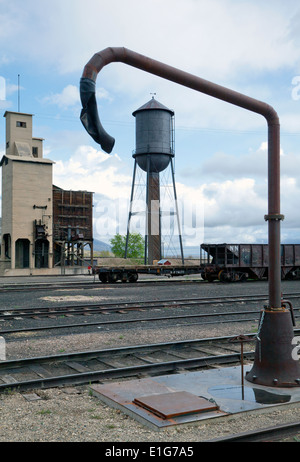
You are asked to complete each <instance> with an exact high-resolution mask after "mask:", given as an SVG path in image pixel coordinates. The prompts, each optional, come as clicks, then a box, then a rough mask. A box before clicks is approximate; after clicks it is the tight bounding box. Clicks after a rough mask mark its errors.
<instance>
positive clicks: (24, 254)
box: [15, 239, 30, 268]
mask: <svg viewBox="0 0 300 462" xmlns="http://www.w3.org/2000/svg"><path fill="white" fill-rule="evenodd" d="M29 249H30V241H29V240H28V239H18V240H17V241H16V263H15V267H16V268H29Z"/></svg>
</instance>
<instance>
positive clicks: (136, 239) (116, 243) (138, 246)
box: [110, 233, 145, 259]
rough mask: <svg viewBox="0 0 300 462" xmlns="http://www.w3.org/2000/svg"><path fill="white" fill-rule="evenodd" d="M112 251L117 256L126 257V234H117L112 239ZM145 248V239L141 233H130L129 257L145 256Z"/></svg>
mask: <svg viewBox="0 0 300 462" xmlns="http://www.w3.org/2000/svg"><path fill="white" fill-rule="evenodd" d="M110 245H111V251H112V252H113V254H114V255H115V256H116V257H121V258H124V257H125V248H126V235H125V236H122V235H121V234H116V235H115V236H114V237H113V238H112V239H111V240H110ZM144 249H145V239H144V238H143V236H142V235H141V234H139V233H129V237H128V247H127V258H137V259H140V258H143V257H144Z"/></svg>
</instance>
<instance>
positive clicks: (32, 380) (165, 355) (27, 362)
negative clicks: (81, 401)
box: [0, 334, 254, 392]
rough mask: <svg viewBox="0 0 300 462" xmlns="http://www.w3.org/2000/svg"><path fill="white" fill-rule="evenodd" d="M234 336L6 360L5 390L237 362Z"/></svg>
mask: <svg viewBox="0 0 300 462" xmlns="http://www.w3.org/2000/svg"><path fill="white" fill-rule="evenodd" d="M232 338H233V336H228V337H212V338H205V339H194V340H187V341H177V342H168V343H157V344H150V345H138V346H129V347H128V346H127V347H121V348H113V349H104V350H93V351H85V352H76V353H69V354H60V355H51V356H43V357H34V358H24V359H16V360H8V361H2V362H0V392H4V391H7V390H18V391H24V390H30V389H31V390H32V389H39V388H51V387H57V386H63V385H70V384H72V385H83V384H88V383H93V382H98V381H101V382H103V381H105V380H108V379H112V378H119V379H120V378H122V379H124V378H127V377H133V376H137V377H139V376H141V375H145V374H146V375H149V376H151V375H157V374H162V373H163V374H169V373H174V372H178V371H180V370H183V369H184V370H186V371H188V370H195V369H197V370H199V369H201V368H207V367H214V366H216V365H229V364H230V365H232V364H235V363H239V362H240V346H239V344H233V343H232V342H230V340H231V339H232ZM249 338H253V339H254V334H249ZM247 345H248V350H249V351H247ZM252 348H253V344H252V342H250V343H249V344H248V343H247V344H246V345H245V349H244V354H243V357H244V359H245V360H247V359H253V357H254V351H253V350H252Z"/></svg>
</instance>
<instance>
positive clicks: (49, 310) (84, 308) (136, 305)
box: [0, 292, 300, 320]
mask: <svg viewBox="0 0 300 462" xmlns="http://www.w3.org/2000/svg"><path fill="white" fill-rule="evenodd" d="M299 297H300V293H296V292H295V293H291V294H287V295H286V296H285V298H289V299H293V298H299ZM264 300H265V301H267V295H264V294H258V295H237V296H233V297H232V296H220V297H205V298H204V297H201V298H193V299H187V298H183V299H177V300H160V301H157V300H150V301H139V302H130V303H119V302H118V303H116V302H114V303H102V304H101V305H100V304H83V305H81V304H76V305H63V306H48V307H38V308H13V309H2V310H0V320H1V319H2V320H8V319H12V318H16V317H22V318H26V317H53V316H62V315H89V314H97V313H104V314H107V313H112V312H128V311H140V310H149V309H157V308H177V307H182V306H183V307H191V306H201V305H210V304H214V305H217V304H229V303H243V302H246V301H247V302H255V301H264Z"/></svg>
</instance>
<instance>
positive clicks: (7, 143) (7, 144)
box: [6, 141, 9, 149]
mask: <svg viewBox="0 0 300 462" xmlns="http://www.w3.org/2000/svg"><path fill="white" fill-rule="evenodd" d="M8 148H9V141H7V142H6V149H8Z"/></svg>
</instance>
